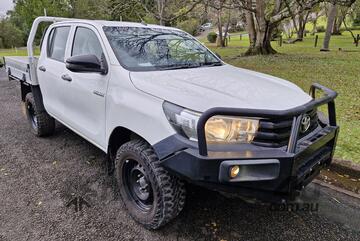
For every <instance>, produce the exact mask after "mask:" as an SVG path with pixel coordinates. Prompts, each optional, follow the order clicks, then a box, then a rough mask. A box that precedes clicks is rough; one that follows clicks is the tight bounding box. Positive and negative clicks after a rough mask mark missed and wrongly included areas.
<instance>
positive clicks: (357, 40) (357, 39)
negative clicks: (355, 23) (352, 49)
mask: <svg viewBox="0 0 360 241" xmlns="http://www.w3.org/2000/svg"><path fill="white" fill-rule="evenodd" d="M359 41H360V34H358V35H357V37H356V47H358V46H359Z"/></svg>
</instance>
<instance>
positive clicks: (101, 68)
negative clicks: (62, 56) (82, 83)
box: [66, 54, 108, 74]
mask: <svg viewBox="0 0 360 241" xmlns="http://www.w3.org/2000/svg"><path fill="white" fill-rule="evenodd" d="M102 62H103V63H105V59H104V60H103V61H100V60H99V59H98V58H97V57H96V56H95V55H93V54H89V55H78V56H73V57H70V58H68V59H67V60H66V68H67V69H68V70H70V71H72V72H88V73H100V74H107V72H108V68H107V65H106V64H103V63H102Z"/></svg>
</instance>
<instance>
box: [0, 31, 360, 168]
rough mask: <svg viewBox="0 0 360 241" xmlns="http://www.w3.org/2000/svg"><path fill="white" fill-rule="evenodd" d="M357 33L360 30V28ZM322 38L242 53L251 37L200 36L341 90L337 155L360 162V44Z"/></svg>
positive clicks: (226, 52) (303, 83)
mask: <svg viewBox="0 0 360 241" xmlns="http://www.w3.org/2000/svg"><path fill="white" fill-rule="evenodd" d="M355 33H356V34H360V31H356V32H355ZM322 40H323V34H319V44H318V47H317V48H314V36H308V37H306V38H305V40H304V42H301V43H300V42H298V43H296V44H283V46H282V47H280V46H278V43H277V42H273V47H274V48H275V49H276V50H277V51H278V52H279V54H276V55H273V56H253V57H241V56H240V55H241V54H242V53H244V52H245V51H246V49H247V46H248V39H247V37H243V38H242V40H241V41H240V38H239V36H233V37H232V38H231V41H230V43H229V47H226V48H217V47H215V45H214V44H210V43H207V40H206V38H201V39H200V41H202V42H204V43H205V44H206V45H207V46H209V47H210V48H211V49H212V50H214V51H215V52H217V53H219V54H220V55H221V56H222V57H223V59H224V60H225V61H226V62H227V63H229V64H232V65H235V66H238V67H242V68H247V69H252V70H256V71H259V72H263V73H267V74H271V75H274V76H278V77H280V78H284V79H287V80H289V81H291V82H294V83H295V84H297V85H299V86H300V87H301V88H303V89H304V90H306V91H308V89H309V87H310V85H311V83H313V82H318V83H320V84H322V85H325V86H327V87H330V88H332V89H335V90H336V91H338V93H339V97H338V98H337V100H336V106H337V116H338V122H339V125H340V126H341V131H340V137H339V139H338V146H337V150H336V157H337V158H341V159H346V160H352V161H354V162H357V163H360V138H359V137H360V47H357V48H356V47H355V46H354V45H353V44H352V39H351V36H350V34H349V33H347V32H346V33H343V35H342V36H333V37H332V39H331V50H332V51H331V52H326V53H325V52H320V51H319V50H320V47H321V44H322ZM339 48H341V49H342V51H339ZM36 53H37V54H38V50H37V51H36ZM9 55H26V49H19V50H18V51H17V52H16V51H15V50H0V61H1V59H2V58H1V57H2V56H9Z"/></svg>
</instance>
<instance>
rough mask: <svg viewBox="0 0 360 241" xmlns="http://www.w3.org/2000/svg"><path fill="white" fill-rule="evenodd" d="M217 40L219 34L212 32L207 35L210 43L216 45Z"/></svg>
mask: <svg viewBox="0 0 360 241" xmlns="http://www.w3.org/2000/svg"><path fill="white" fill-rule="evenodd" d="M216 38H217V34H216V33H215V32H210V33H209V34H208V35H207V40H208V41H209V42H210V43H215V42H216Z"/></svg>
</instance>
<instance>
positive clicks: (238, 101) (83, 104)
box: [4, 17, 339, 229]
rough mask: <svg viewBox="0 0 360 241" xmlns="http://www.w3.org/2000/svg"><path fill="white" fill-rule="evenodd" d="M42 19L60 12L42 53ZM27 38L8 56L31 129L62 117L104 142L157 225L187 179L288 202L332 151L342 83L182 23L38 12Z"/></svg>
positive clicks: (126, 192)
mask: <svg viewBox="0 0 360 241" xmlns="http://www.w3.org/2000/svg"><path fill="white" fill-rule="evenodd" d="M41 22H53V23H52V24H51V25H50V27H49V28H48V29H47V30H46V32H45V33H44V35H43V41H42V44H41V54H40V56H39V57H38V58H37V57H34V54H33V42H34V38H35V33H36V31H37V27H38V25H39V23H41ZM27 47H28V56H27V57H26V58H20V57H16V58H14V57H5V59H4V60H5V68H6V71H7V73H8V75H9V78H10V79H16V80H19V81H20V84H21V99H22V101H23V102H24V103H25V106H26V110H27V117H28V119H29V123H30V126H31V129H32V131H33V132H34V134H35V135H37V136H41V137H43V136H48V135H51V134H52V133H53V132H54V126H55V120H57V121H59V122H61V123H62V124H64V125H65V126H67V127H68V128H70V129H71V130H73V131H74V132H76V133H77V134H79V135H80V136H82V137H83V138H85V139H86V140H88V141H89V142H91V143H93V144H94V145H95V146H97V147H98V148H100V149H101V150H103V151H104V152H105V153H107V163H108V167H109V173H110V174H113V175H114V177H115V178H116V180H117V184H118V185H117V187H116V188H118V189H119V191H120V194H121V197H122V200H123V202H124V203H125V206H126V208H127V209H128V211H129V213H130V214H131V216H132V217H133V218H134V219H135V220H136V221H138V222H140V223H141V224H143V225H144V226H145V227H147V228H149V229H157V228H159V227H161V226H162V225H164V224H166V223H168V222H169V221H170V220H171V219H173V218H174V217H176V216H177V215H178V214H179V212H180V211H181V210H182V208H183V206H184V202H185V195H186V192H185V183H187V182H188V183H193V184H197V185H201V186H204V187H207V188H210V189H213V190H217V191H222V192H231V193H236V194H239V195H243V196H246V197H252V198H258V199H262V200H265V201H271V202H273V201H283V200H289V199H293V198H294V197H296V196H297V195H298V194H299V192H300V191H301V189H303V188H304V186H306V185H307V184H308V183H309V182H311V181H312V180H313V179H314V178H315V177H316V176H317V175H318V173H319V171H320V169H322V168H323V167H324V166H326V165H329V164H330V162H331V160H332V157H333V153H334V149H335V145H336V138H337V135H338V129H339V128H338V126H337V124H336V116H335V105H334V99H335V98H336V96H337V94H336V92H334V91H332V90H330V89H328V88H326V87H324V86H321V85H319V84H313V85H312V86H311V87H310V95H308V94H307V93H305V92H303V91H302V90H301V89H300V88H299V87H297V86H296V85H294V84H292V83H290V82H288V81H285V80H282V79H279V78H275V77H272V76H269V75H265V74H261V73H257V72H253V71H250V70H245V69H241V68H236V67H233V66H231V65H229V64H226V63H224V62H223V61H222V60H221V59H220V58H219V57H217V55H216V54H214V53H213V52H211V51H210V50H209V49H207V48H206V47H204V46H203V45H202V44H201V43H200V42H198V41H197V40H196V39H195V38H193V37H192V36H190V35H189V34H187V33H185V32H183V31H181V30H179V29H175V28H169V27H163V26H156V25H147V24H144V23H128V22H109V21H91V20H76V19H64V18H55V17H39V18H37V19H36V20H35V22H34V24H33V27H32V30H31V32H30V36H29V40H28V46H27ZM317 92H322V95H321V96H320V97H318V98H316V96H319V95H316V93H317ZM322 105H326V106H327V107H328V113H327V114H323V113H322V112H319V111H318V107H319V106H322Z"/></svg>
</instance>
